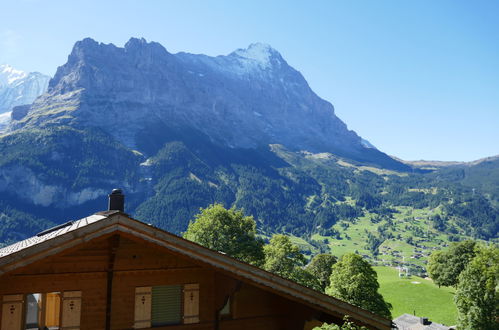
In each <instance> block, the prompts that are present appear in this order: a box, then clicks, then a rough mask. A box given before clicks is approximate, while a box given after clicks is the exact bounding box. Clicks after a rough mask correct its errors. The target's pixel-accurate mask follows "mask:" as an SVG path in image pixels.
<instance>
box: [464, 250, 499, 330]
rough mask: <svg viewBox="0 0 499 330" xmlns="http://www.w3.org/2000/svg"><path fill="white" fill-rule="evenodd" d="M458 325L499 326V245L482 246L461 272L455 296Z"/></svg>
mask: <svg viewBox="0 0 499 330" xmlns="http://www.w3.org/2000/svg"><path fill="white" fill-rule="evenodd" d="M454 302H455V303H456V307H457V311H458V315H457V320H458V328H459V329H482V330H489V329H490V330H492V329H497V328H498V326H499V323H498V321H497V317H498V316H499V248H498V247H488V248H482V249H481V251H480V252H479V253H478V254H477V256H476V257H475V258H474V259H473V260H472V261H471V262H470V263H469V264H468V266H467V267H466V269H465V270H464V271H463V272H462V273H461V275H459V284H458V286H457V290H456V295H455V296H454Z"/></svg>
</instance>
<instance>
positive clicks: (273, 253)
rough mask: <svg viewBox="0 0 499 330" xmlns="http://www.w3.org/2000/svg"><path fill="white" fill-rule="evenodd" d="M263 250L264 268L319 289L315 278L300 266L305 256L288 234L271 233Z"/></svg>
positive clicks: (303, 262)
mask: <svg viewBox="0 0 499 330" xmlns="http://www.w3.org/2000/svg"><path fill="white" fill-rule="evenodd" d="M263 250H264V253H265V263H264V264H263V268H264V269H265V270H267V271H269V272H271V273H274V274H277V275H279V276H282V277H285V278H287V279H290V280H293V281H295V282H297V283H300V284H302V285H305V286H308V287H310V288H312V289H315V290H318V291H320V285H319V282H318V281H317V279H316V278H315V277H314V276H313V275H312V274H311V273H309V272H308V271H306V270H305V269H303V268H302V267H303V265H304V264H305V261H306V259H305V257H304V256H303V254H302V253H301V252H300V249H299V248H298V246H296V245H295V244H293V243H292V242H291V240H290V239H289V237H288V236H286V235H282V234H279V235H273V236H272V238H271V239H270V242H269V244H267V245H265V246H264V247H263Z"/></svg>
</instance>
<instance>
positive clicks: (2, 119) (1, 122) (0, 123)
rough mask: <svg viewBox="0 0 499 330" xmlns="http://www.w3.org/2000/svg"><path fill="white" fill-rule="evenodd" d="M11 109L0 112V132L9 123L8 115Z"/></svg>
mask: <svg viewBox="0 0 499 330" xmlns="http://www.w3.org/2000/svg"><path fill="white" fill-rule="evenodd" d="M11 113H12V111H9V112H5V113H0V133H1V132H2V131H4V130H5V129H6V128H7V126H8V125H9V123H10V115H11Z"/></svg>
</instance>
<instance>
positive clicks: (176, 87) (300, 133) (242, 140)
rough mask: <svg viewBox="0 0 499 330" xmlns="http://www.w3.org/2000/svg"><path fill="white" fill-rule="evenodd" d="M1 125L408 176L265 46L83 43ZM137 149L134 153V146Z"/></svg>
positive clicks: (141, 41) (136, 144)
mask: <svg viewBox="0 0 499 330" xmlns="http://www.w3.org/2000/svg"><path fill="white" fill-rule="evenodd" d="M13 118H14V119H15V121H14V122H13V123H12V125H11V127H10V129H11V130H15V129H19V128H25V127H44V126H47V125H60V124H65V125H70V126H72V127H99V128H101V129H103V130H104V131H106V132H107V133H109V134H110V135H112V136H114V137H115V138H116V139H117V140H119V141H120V142H122V143H124V144H125V145H126V146H128V147H130V148H140V139H141V137H142V136H144V135H145V134H149V133H150V132H151V130H154V131H158V130H159V131H160V132H172V131H175V130H185V129H192V130H195V131H198V132H200V133H202V134H204V135H206V136H207V137H208V138H209V139H210V140H211V141H212V142H214V143H215V144H217V145H221V146H227V147H230V148H252V149H254V148H258V147H261V146H266V145H269V144H282V145H285V146H286V147H288V148H290V149H293V150H308V151H311V152H332V153H335V154H337V155H340V156H344V157H348V158H350V159H353V160H356V161H360V162H364V163H371V164H374V165H377V166H383V167H386V168H391V169H398V170H409V169H410V168H409V167H408V166H406V165H404V164H402V163H400V162H397V161H395V160H393V159H392V158H390V157H389V156H387V155H386V154H384V153H382V152H380V151H378V150H377V149H376V148H373V147H372V146H371V145H368V146H366V143H365V140H363V139H361V138H360V137H359V136H358V135H357V134H356V133H355V132H353V131H350V130H348V129H347V126H346V125H345V124H344V123H343V122H342V121H341V120H340V119H339V118H338V117H337V116H336V115H335V113H334V107H333V106H332V105H331V104H330V103H329V102H327V101H324V100H323V99H321V98H319V97H318V96H317V95H316V94H315V93H314V92H313V91H312V90H311V89H310V87H309V86H308V84H307V82H306V80H305V79H304V78H303V76H302V75H301V74H300V73H299V72H298V71H296V70H295V69H293V68H292V67H291V66H289V65H288V64H287V62H286V61H285V60H284V59H283V57H282V56H281V55H280V54H279V52H277V51H276V50H274V49H273V48H271V47H270V46H268V45H264V44H252V45H250V46H249V47H248V48H247V49H239V50H236V51H234V52H233V53H231V54H229V55H227V56H217V57H209V56H206V55H193V54H187V53H179V54H170V53H169V52H168V51H167V50H166V49H165V48H163V46H161V45H160V44H158V43H154V42H151V43H148V42H146V41H145V40H144V39H135V38H132V39H130V41H129V42H127V43H126V45H125V47H124V48H119V47H116V46H114V45H112V44H102V43H97V42H95V41H94V40H92V39H84V40H82V41H79V42H77V43H76V45H75V46H74V48H73V51H72V52H71V54H70V55H69V57H68V62H67V63H66V64H65V65H63V66H61V67H60V68H58V70H57V73H56V74H55V76H54V79H52V80H51V81H50V84H49V90H48V93H47V94H46V95H44V96H43V97H41V98H39V99H37V100H36V101H35V103H33V105H32V106H31V107H30V108H29V109H25V108H21V109H18V110H16V111H14V114H13ZM139 151H142V150H140V149H139Z"/></svg>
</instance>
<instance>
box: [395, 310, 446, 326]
mask: <svg viewBox="0 0 499 330" xmlns="http://www.w3.org/2000/svg"><path fill="white" fill-rule="evenodd" d="M393 323H395V324H396V325H397V328H398V329H399V330H449V329H453V328H452V327H448V326H445V325H443V324H440V323H435V322H431V321H429V320H427V322H424V323H426V324H423V322H422V318H421V317H418V316H415V315H411V314H402V315H400V316H399V317H397V318H396V319H395V320H393Z"/></svg>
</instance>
